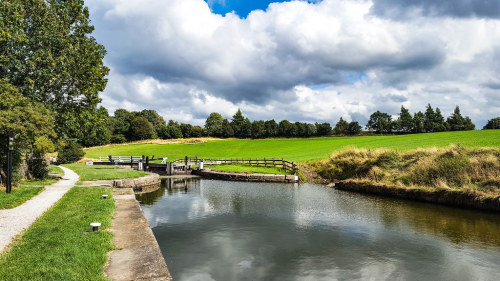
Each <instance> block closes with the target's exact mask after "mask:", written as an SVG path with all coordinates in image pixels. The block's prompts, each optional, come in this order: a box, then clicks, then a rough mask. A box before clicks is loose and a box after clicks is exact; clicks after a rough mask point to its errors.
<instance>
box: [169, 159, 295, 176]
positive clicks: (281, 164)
mask: <svg viewBox="0 0 500 281" xmlns="http://www.w3.org/2000/svg"><path fill="white" fill-rule="evenodd" d="M201 161H203V163H204V164H205V165H210V164H243V165H250V166H263V167H277V168H282V169H283V170H285V171H287V172H290V173H292V174H297V173H298V171H299V169H298V166H297V164H295V163H294V162H290V161H286V160H284V159H283V158H281V159H279V158H278V159H276V158H254V159H252V158H248V159H247V158H199V157H187V156H186V157H185V158H184V159H177V160H174V161H173V163H176V164H185V165H199V163H200V162H201Z"/></svg>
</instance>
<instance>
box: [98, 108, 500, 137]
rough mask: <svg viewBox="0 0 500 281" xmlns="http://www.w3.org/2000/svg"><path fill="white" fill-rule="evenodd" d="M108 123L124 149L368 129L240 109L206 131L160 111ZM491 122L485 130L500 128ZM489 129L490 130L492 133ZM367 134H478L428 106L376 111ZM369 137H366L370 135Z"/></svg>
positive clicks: (214, 119)
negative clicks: (252, 114) (131, 144)
mask: <svg viewBox="0 0 500 281" xmlns="http://www.w3.org/2000/svg"><path fill="white" fill-rule="evenodd" d="M106 118H108V124H109V130H108V131H107V132H106V133H105V134H104V135H102V138H101V141H102V142H106V143H107V142H111V143H122V142H127V141H135V140H145V139H154V138H161V139H178V138H193V137H217V138H253V139H259V138H273V137H285V138H286V137H321V136H329V135H347V136H354V135H358V134H360V133H362V129H363V127H362V126H361V125H360V124H359V123H358V122H356V121H351V122H348V121H346V120H344V119H343V118H342V117H341V118H340V120H339V121H338V122H337V123H336V124H335V127H332V126H331V125H330V123H328V122H324V123H317V122H316V123H304V122H291V121H289V120H281V121H279V122H276V121H275V120H254V121H250V119H248V118H247V117H245V116H244V115H243V113H242V112H241V110H240V109H238V111H237V112H236V113H235V114H234V115H233V116H232V118H231V119H226V118H224V117H223V116H222V115H221V114H220V113H217V112H213V113H211V114H210V115H209V116H208V117H207V119H206V121H205V125H204V126H203V127H201V126H193V125H191V124H186V123H181V124H179V123H178V122H176V121H173V120H169V121H168V123H167V122H166V121H165V120H164V118H163V117H162V116H161V115H159V114H158V113H157V112H156V111H155V110H142V111H137V112H135V111H133V112H129V111H127V110H125V109H118V110H116V111H115V112H114V116H111V117H109V116H108V117H106ZM496 119H499V121H500V118H495V119H492V120H490V122H489V123H488V124H490V123H491V124H492V125H487V126H485V129H487V128H489V127H492V126H493V125H494V124H496V123H495V122H497V121H495V120H496ZM488 126H489V127H488ZM365 128H366V130H368V133H374V134H413V133H428V132H443V131H464V130H474V128H475V125H474V124H473V123H472V121H471V119H470V118H469V117H468V116H465V117H463V116H462V114H461V113H460V108H459V107H458V106H457V107H456V108H455V111H454V112H453V113H452V114H451V115H450V116H449V117H448V118H447V119H446V120H445V118H444V117H443V115H442V113H441V111H440V109H439V108H436V109H433V108H432V106H431V105H430V104H429V105H427V107H426V110H425V112H424V113H422V112H420V111H419V112H416V113H414V114H413V116H412V115H411V114H410V112H409V111H408V109H406V108H405V107H404V106H402V107H401V112H400V113H399V115H398V117H397V118H396V119H394V120H393V117H392V116H391V115H390V114H388V113H384V112H380V111H376V112H374V113H373V114H371V116H370V119H369V121H368V123H367V124H366V126H365ZM365 133H366V132H365Z"/></svg>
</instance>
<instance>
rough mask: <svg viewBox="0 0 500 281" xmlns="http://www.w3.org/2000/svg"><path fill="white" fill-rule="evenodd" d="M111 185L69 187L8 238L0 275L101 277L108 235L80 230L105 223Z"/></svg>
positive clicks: (9, 277)
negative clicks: (11, 241)
mask: <svg viewBox="0 0 500 281" xmlns="http://www.w3.org/2000/svg"><path fill="white" fill-rule="evenodd" d="M104 193H107V194H112V189H111V188H97V187H95V188H94V187H92V188H85V187H74V188H72V189H71V190H70V191H69V192H68V193H67V194H66V195H64V196H63V198H62V199H61V200H60V201H59V202H57V203H56V205H54V207H52V208H51V209H50V210H49V211H47V212H46V213H45V214H44V215H43V216H42V217H40V218H39V219H38V220H37V221H36V222H35V223H34V224H33V225H31V227H30V228H29V229H28V230H27V231H26V232H25V234H24V235H23V237H22V238H21V239H20V240H18V241H16V242H14V243H15V244H14V247H13V248H12V249H11V250H10V251H8V252H6V253H4V254H3V255H2V256H1V258H0V280H107V279H106V278H105V277H104V274H103V272H104V265H105V263H106V260H107V256H106V255H107V252H108V251H110V250H112V249H113V244H112V241H111V239H112V234H111V233H110V232H107V231H100V232H86V231H87V230H89V229H90V226H89V224H90V223H91V222H94V221H97V222H101V223H102V227H101V229H106V228H108V227H110V226H111V220H112V213H113V211H114V209H115V204H114V201H113V200H103V199H102V198H101V195H102V194H104Z"/></svg>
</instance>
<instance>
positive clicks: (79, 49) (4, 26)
mask: <svg viewBox="0 0 500 281" xmlns="http://www.w3.org/2000/svg"><path fill="white" fill-rule="evenodd" d="M0 19H1V20H0V30H1V32H0V78H6V79H8V81H9V83H11V84H12V85H14V86H15V87H16V88H17V89H18V90H19V92H20V93H21V95H22V96H24V97H26V98H28V99H30V100H31V101H33V102H38V103H43V104H44V105H45V106H46V107H47V108H49V109H50V110H52V111H53V112H54V113H53V114H54V115H55V116H56V118H55V120H56V124H57V126H56V127H55V129H56V131H57V133H58V135H59V137H62V138H65V139H73V138H77V139H78V140H79V141H80V142H82V139H81V138H82V135H81V132H85V131H88V127H89V126H93V125H94V124H93V123H92V122H89V120H88V118H86V117H88V116H92V115H93V114H99V112H98V111H99V109H98V108H97V105H98V104H99V103H100V101H101V99H100V98H99V92H100V91H102V90H104V88H105V86H106V83H107V80H106V78H105V76H106V75H107V73H108V68H107V67H106V66H104V64H103V58H104V55H105V49H104V47H103V46H102V45H100V44H98V43H97V42H96V40H95V39H94V38H93V37H92V36H90V34H91V33H92V31H93V29H94V28H93V26H91V25H90V20H89V11H88V9H87V8H86V7H85V6H84V2H83V0H65V1H61V0H2V1H0Z"/></svg>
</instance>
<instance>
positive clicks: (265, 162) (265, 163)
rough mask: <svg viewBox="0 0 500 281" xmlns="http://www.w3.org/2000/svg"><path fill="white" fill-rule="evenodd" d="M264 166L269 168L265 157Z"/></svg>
mask: <svg viewBox="0 0 500 281" xmlns="http://www.w3.org/2000/svg"><path fill="white" fill-rule="evenodd" d="M264 166H265V167H266V168H267V159H266V157H264Z"/></svg>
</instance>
